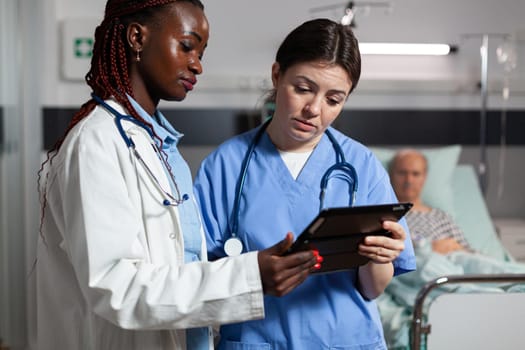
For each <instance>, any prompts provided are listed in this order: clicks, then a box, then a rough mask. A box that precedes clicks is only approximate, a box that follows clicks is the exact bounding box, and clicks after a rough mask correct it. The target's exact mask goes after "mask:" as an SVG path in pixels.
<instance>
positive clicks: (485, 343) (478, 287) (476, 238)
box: [372, 146, 525, 350]
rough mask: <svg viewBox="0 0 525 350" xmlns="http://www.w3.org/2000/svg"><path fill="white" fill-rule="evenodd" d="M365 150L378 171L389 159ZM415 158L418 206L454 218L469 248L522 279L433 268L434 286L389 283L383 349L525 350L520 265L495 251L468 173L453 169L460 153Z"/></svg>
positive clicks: (382, 301)
mask: <svg viewBox="0 0 525 350" xmlns="http://www.w3.org/2000/svg"><path fill="white" fill-rule="evenodd" d="M372 150H373V151H374V153H376V155H377V156H378V158H379V159H380V160H381V161H382V162H383V164H384V165H385V166H386V165H387V164H388V161H389V160H390V158H391V157H392V156H393V155H394V153H395V151H394V150H390V149H382V148H372ZM422 151H423V153H425V155H426V156H427V159H428V161H429V174H428V179H427V183H426V185H425V190H424V195H423V199H424V201H425V202H427V203H428V204H430V205H432V206H435V207H439V208H441V209H443V210H445V211H447V212H449V213H450V214H451V215H453V217H454V219H455V221H456V223H457V224H458V225H459V226H460V228H461V229H462V230H463V231H464V233H465V236H466V238H467V240H468V242H469V244H470V245H471V246H472V248H474V249H475V250H477V251H479V252H482V253H483V254H485V255H487V256H490V257H492V258H494V259H496V261H502V262H508V263H511V264H513V265H517V269H518V270H519V269H520V268H521V265H523V272H518V273H516V271H514V273H512V274H511V273H505V274H485V273H479V274H470V275H466V274H456V273H451V274H448V273H447V272H450V271H449V270H447V269H446V268H445V267H444V266H435V268H434V267H432V268H431V269H430V271H433V270H435V273H436V275H435V276H434V278H430V279H429V280H428V281H427V282H426V283H422V284H421V285H418V284H417V283H414V284H413V285H411V286H410V284H405V285H402V284H397V285H396V283H398V282H397V281H396V280H397V279H398V278H399V277H396V278H395V279H394V281H393V286H392V288H390V286H389V288H388V289H387V291H386V293H385V294H384V295H382V296H381V297H380V298H378V300H377V303H378V307H379V310H380V313H381V318H382V321H383V324H384V328H385V337H386V339H387V342H388V345H389V349H390V350H398V349H399V350H400V349H412V350H414V349H418V350H419V349H428V350H435V349H447V350H449V349H495V348H500V349H522V348H525V345H524V344H525V337H524V336H523V335H522V333H521V332H520V331H522V330H525V328H524V327H525V326H524V325H525V264H520V263H517V262H516V263H515V264H514V262H515V261H514V259H513V257H512V256H511V255H510V254H509V253H508V251H507V250H506V249H505V247H504V246H503V245H502V244H501V242H500V240H499V238H498V235H497V232H496V230H495V228H494V225H493V223H492V220H491V218H490V215H489V212H488V209H487V207H486V204H485V201H484V198H483V195H482V194H481V190H480V188H479V185H478V181H477V176H476V173H475V171H474V168H473V166H472V165H466V164H460V165H458V164H457V160H458V158H459V153H460V151H461V148H460V146H449V147H442V148H435V149H426V150H422ZM427 185H428V186H427ZM428 261H431V260H428ZM432 261H433V260H432ZM425 262H427V261H425ZM419 267H420V268H422V269H424V270H429V269H428V266H419ZM440 271H442V272H443V273H444V274H443V275H440V274H439V272H440ZM407 275H408V274H407ZM414 280H416V279H414ZM407 286H408V287H407ZM412 288H413V289H412ZM399 296H402V297H403V298H401V299H400V298H399ZM410 301H413V304H409V302H410Z"/></svg>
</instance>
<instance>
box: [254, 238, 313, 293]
mask: <svg viewBox="0 0 525 350" xmlns="http://www.w3.org/2000/svg"><path fill="white" fill-rule="evenodd" d="M292 243H293V234H291V233H288V234H287V235H286V238H285V239H283V240H282V241H280V242H279V243H277V244H275V245H274V246H272V247H270V248H268V249H265V250H261V251H259V253H258V261H259V272H260V274H261V280H262V284H263V291H264V293H265V294H270V295H274V296H279V297H280V296H283V295H285V294H287V293H289V292H290V291H292V290H293V289H294V288H295V287H297V286H298V285H299V284H301V283H302V282H303V281H304V280H305V279H306V277H308V274H309V272H310V271H311V270H312V269H314V268H315V267H314V266H315V265H316V264H317V266H319V263H320V258H319V257H318V256H316V255H315V254H314V252H313V251H303V252H298V253H294V254H290V255H286V256H283V254H284V253H285V252H286V251H287V250H288V248H290V246H291V245H292Z"/></svg>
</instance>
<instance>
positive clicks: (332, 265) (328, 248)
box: [288, 203, 412, 273]
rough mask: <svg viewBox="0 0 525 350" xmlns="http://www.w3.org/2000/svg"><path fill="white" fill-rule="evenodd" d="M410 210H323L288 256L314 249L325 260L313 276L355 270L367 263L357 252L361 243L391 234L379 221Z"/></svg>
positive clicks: (385, 207)
mask: <svg viewBox="0 0 525 350" xmlns="http://www.w3.org/2000/svg"><path fill="white" fill-rule="evenodd" d="M410 208H412V203H392V204H379V205H367V206H355V207H342V208H328V209H324V210H322V211H321V212H320V213H319V215H318V216H317V217H316V218H315V219H314V220H313V221H312V222H311V223H310V224H309V225H308V226H307V227H306V229H305V230H304V231H303V232H302V233H301V234H300V235H299V237H297V240H296V241H295V242H294V243H293V245H292V246H291V247H290V249H289V250H288V253H292V252H297V251H301V250H309V249H317V250H318V251H319V254H320V255H321V256H322V257H323V259H324V260H323V263H322V264H321V269H319V270H317V271H315V273H324V272H334V271H341V270H348V269H352V268H356V267H358V266H360V265H363V264H366V263H367V262H368V260H369V259H368V258H367V257H364V256H361V255H359V254H358V253H357V249H358V246H359V244H360V243H361V242H362V240H363V239H364V238H365V237H366V236H371V235H383V236H388V235H390V232H389V231H386V230H385V229H383V227H382V222H383V221H386V220H389V221H398V220H399V219H401V218H402V217H403V216H404V215H405V214H406V213H407V212H408V211H409V210H410Z"/></svg>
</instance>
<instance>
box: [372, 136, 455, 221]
mask: <svg viewBox="0 0 525 350" xmlns="http://www.w3.org/2000/svg"><path fill="white" fill-rule="evenodd" d="M370 149H371V150H372V152H374V154H375V155H376V156H377V158H379V160H380V161H381V163H382V164H383V166H384V167H385V169H387V170H388V164H389V163H390V161H391V160H392V158H393V157H394V155H395V154H396V152H397V151H398V150H396V149H392V148H382V147H370ZM416 149H417V150H418V151H421V153H423V154H424V155H425V157H426V158H427V162H428V175H427V180H426V182H425V187H424V188H423V193H422V195H421V196H422V200H423V202H424V203H426V204H427V205H430V206H431V207H436V208H440V209H442V210H444V211H445V212H447V213H448V214H450V215H452V216H455V215H454V213H455V210H454V196H453V192H452V175H453V173H454V169H455V168H456V165H457V163H458V159H459V154H460V153H461V146H460V145H452V146H445V147H434V148H416Z"/></svg>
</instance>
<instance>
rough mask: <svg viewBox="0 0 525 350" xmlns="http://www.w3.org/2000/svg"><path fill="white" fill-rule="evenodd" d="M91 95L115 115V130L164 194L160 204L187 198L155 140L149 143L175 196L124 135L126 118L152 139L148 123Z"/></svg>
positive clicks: (169, 203)
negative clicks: (170, 182)
mask: <svg viewBox="0 0 525 350" xmlns="http://www.w3.org/2000/svg"><path fill="white" fill-rule="evenodd" d="M91 97H92V98H93V100H95V102H97V103H98V104H99V105H101V106H103V107H104V108H105V109H106V110H107V111H108V112H110V113H111V114H113V116H114V117H115V125H116V126H117V130H118V131H119V133H120V136H121V137H122V139H123V140H124V142H125V143H126V145H127V146H128V149H129V151H130V152H131V153H133V155H134V156H135V158H136V159H137V160H138V161H139V163H140V164H141V165H142V167H143V168H144V170H146V172H147V173H148V175H149V176H150V177H151V179H152V180H153V182H154V183H155V186H157V188H158V189H159V190H160V191H161V192H162V194H163V195H164V199H163V200H162V204H163V205H164V206H167V207H169V206H178V205H180V204H182V203H183V202H184V201H186V200H188V199H189V196H188V195H187V194H183V195H181V193H180V191H179V187H178V186H177V182H176V181H175V177H174V176H173V174H172V173H171V170H170V167H169V165H168V164H167V161H166V159H164V157H163V156H162V153H161V151H160V149H159V147H158V146H157V144H156V143H155V141H153V142H152V143H151V144H152V146H153V149H154V150H155V152H156V153H157V155H158V157H159V159H160V161H161V163H162V165H163V167H164V168H165V170H166V172H167V173H168V174H169V176H170V178H171V181H172V182H173V187H174V188H175V192H176V196H173V195H172V194H171V193H170V192H169V191H167V190H165V189H164V188H163V187H162V185H161V183H160V181H159V180H158V179H157V177H156V176H155V174H154V173H153V171H152V170H151V169H150V167H149V166H148V165H147V164H146V162H145V161H144V159H143V158H142V156H141V155H140V153H139V152H138V151H137V148H136V147H135V142H133V140H132V139H131V137H130V136H128V135H126V132H125V131H124V128H123V127H122V121H123V120H126V121H129V122H132V123H134V124H135V125H137V126H139V127H141V128H142V129H144V130H145V131H146V132H147V133H148V134H149V136H150V137H151V139H152V140H153V139H154V134H153V131H152V130H151V128H150V127H149V126H148V125H146V124H144V123H143V122H141V121H139V120H137V119H135V118H133V117H132V116H130V115H123V114H120V113H119V112H118V111H117V110H116V109H114V108H113V107H111V106H110V105H108V104H107V103H106V102H105V101H104V100H103V99H101V98H100V97H99V96H97V95H95V94H91Z"/></svg>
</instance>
